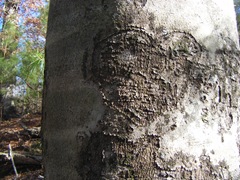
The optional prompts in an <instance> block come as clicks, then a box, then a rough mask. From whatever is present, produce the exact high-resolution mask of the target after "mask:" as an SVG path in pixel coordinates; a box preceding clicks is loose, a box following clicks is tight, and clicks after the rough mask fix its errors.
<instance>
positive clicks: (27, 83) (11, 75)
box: [0, 0, 48, 111]
mask: <svg viewBox="0 0 240 180" xmlns="http://www.w3.org/2000/svg"><path fill="white" fill-rule="evenodd" d="M40 1H41V2H44V0H38V2H40ZM32 2H34V1H32ZM35 2H36V1H35ZM22 3H23V4H22V6H25V7H20V8H19V9H20V10H21V9H24V10H26V9H27V8H29V7H30V8H31V7H34V8H33V13H32V14H30V13H29V12H30V10H29V9H28V10H27V11H26V12H28V13H29V14H30V15H31V16H30V15H29V14H28V16H26V15H25V14H24V13H23V14H21V11H20V10H19V12H18V11H8V12H5V13H2V15H3V14H5V15H6V16H2V17H1V16H0V19H1V18H2V19H3V18H5V19H3V20H2V21H3V22H4V24H3V25H2V26H3V28H2V31H1V32H0V90H1V92H0V94H3V92H4V89H3V88H2V87H7V86H8V85H9V84H15V85H23V86H24V87H25V89H24V90H23V92H19V93H22V96H23V97H24V98H23V99H22V101H19V102H18V103H19V104H20V106H24V107H25V108H24V109H28V110H29V109H31V107H30V106H38V108H39V104H41V94H42V93H41V91H42V87H43V74H44V73H43V72H44V46H45V34H46V27H47V17H48V5H47V6H44V5H43V3H42V4H40V5H39V6H37V5H36V4H35V5H34V6H33V3H31V4H27V3H30V1H22ZM24 3H26V4H24ZM27 6H29V7H27ZM9 9H10V8H9ZM0 15H1V14H0ZM16 77H18V79H20V81H19V80H18V82H17V81H16ZM16 83H18V84H16ZM39 109H41V108H39ZM28 110H27V111H28Z"/></svg>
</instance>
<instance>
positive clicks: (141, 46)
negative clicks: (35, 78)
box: [42, 0, 240, 180]
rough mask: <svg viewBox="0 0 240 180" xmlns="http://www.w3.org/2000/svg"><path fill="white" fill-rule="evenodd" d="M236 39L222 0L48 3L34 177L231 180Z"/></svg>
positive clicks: (235, 157)
mask: <svg viewBox="0 0 240 180" xmlns="http://www.w3.org/2000/svg"><path fill="white" fill-rule="evenodd" d="M226 22H228V24H226ZM237 37H238V35H237V29H236V22H235V16H234V8H233V3H232V1H231V0H229V1H226V2H224V3H223V2H220V1H219V0H185V1H182V0H176V1H167V0H121V1H115V0H101V1H100V0H95V1H93V0H88V1H82V0H69V1H64V0H62V1H57V0H52V1H51V4H50V14H49V25H48V35H47V46H46V71H45V87H44V103H43V126H42V128H43V144H44V147H43V148H44V167H45V178H46V179H51V180H52V179H71V180H72V179H239V178H240V173H239V165H240V161H239V160H240V159H239V148H240V144H239V143H240V141H239V107H238V104H239V90H238V86H239V68H238V67H239V52H238V51H237V48H238V43H237V42H238V39H237Z"/></svg>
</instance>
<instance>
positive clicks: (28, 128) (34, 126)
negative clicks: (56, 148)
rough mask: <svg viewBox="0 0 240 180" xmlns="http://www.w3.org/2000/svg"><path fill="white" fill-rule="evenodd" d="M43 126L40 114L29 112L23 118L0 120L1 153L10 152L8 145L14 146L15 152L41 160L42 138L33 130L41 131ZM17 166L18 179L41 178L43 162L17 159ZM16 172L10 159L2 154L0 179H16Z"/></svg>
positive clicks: (0, 158)
mask: <svg viewBox="0 0 240 180" xmlns="http://www.w3.org/2000/svg"><path fill="white" fill-rule="evenodd" d="M40 126H41V116H40V115H30V114H27V115H25V116H23V117H21V118H15V119H10V120H8V121H0V153H2V154H4V153H8V150H9V148H8V145H9V144H10V145H11V147H12V151H13V154H19V155H23V157H24V156H26V157H29V156H30V157H34V158H35V157H36V159H37V161H41V157H42V156H41V155H42V150H41V139H40V137H39V136H38V135H33V134H32V133H31V132H35V131H39V129H40ZM15 164H16V168H17V171H18V174H19V178H18V179H28V180H29V179H34V180H35V179H41V178H42V167H41V162H39V163H36V164H33V163H30V164H29V163H27V161H26V160H23V161H22V162H21V160H20V161H19V160H18V161H16V162H15ZM14 178H15V174H14V170H13V167H12V163H11V161H10V160H7V159H6V157H4V156H3V155H0V179H5V180H8V179H14Z"/></svg>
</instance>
